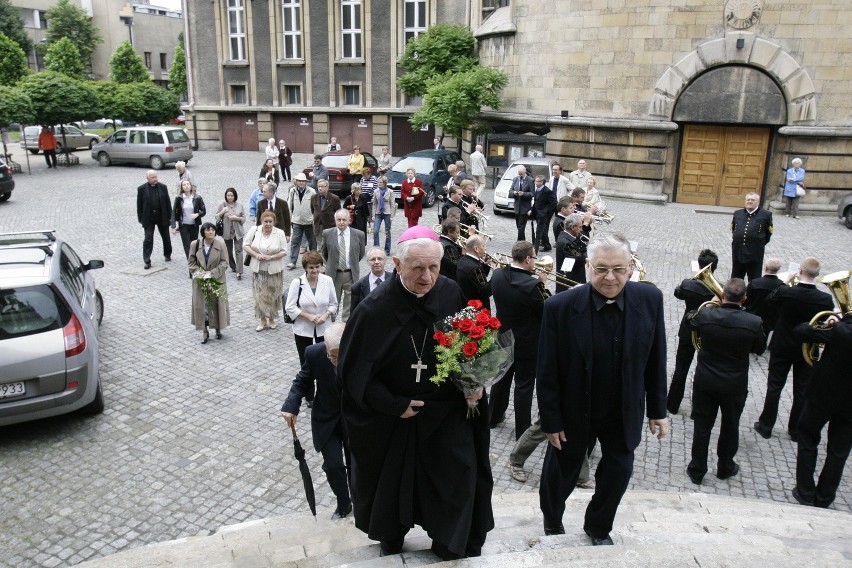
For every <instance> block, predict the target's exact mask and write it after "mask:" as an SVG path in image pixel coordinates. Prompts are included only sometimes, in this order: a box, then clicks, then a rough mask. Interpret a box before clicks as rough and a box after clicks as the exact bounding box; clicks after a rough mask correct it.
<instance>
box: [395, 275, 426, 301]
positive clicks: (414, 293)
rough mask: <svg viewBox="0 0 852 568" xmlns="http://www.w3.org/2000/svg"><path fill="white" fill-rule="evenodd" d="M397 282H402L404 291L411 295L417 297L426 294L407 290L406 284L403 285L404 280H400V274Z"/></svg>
mask: <svg viewBox="0 0 852 568" xmlns="http://www.w3.org/2000/svg"><path fill="white" fill-rule="evenodd" d="M399 283H400V284H402V287H403V288H404V289H405V291H406V292H408V293H409V294H411V295H412V296H416V297H418V298H422V297H423V296H425V295H426V294H418V293H417V292H412V291H411V290H409V289H408V286H406V285H405V282H403V280H402V276H400V277H399Z"/></svg>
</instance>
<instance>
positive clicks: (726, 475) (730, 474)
mask: <svg viewBox="0 0 852 568" xmlns="http://www.w3.org/2000/svg"><path fill="white" fill-rule="evenodd" d="M739 472H740V466H739V465H738V464H737V463H734V467H732V468H731V471H730V472H727V473H723V472H721V471H717V472H716V477H718V478H719V479H728V478H729V477H733V476H735V475H736V474H738V473H739Z"/></svg>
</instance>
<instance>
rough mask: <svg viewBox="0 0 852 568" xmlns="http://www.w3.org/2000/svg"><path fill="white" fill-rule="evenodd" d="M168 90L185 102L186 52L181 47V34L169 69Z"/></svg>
mask: <svg viewBox="0 0 852 568" xmlns="http://www.w3.org/2000/svg"><path fill="white" fill-rule="evenodd" d="M169 90H170V91H171V92H173V93H174V94H175V95H177V97H178V99H179V100H185V99H184V95H186V92H187V88H186V50H185V49H184V47H183V32H181V33H180V35H179V36H178V44H177V45H176V46H175V56H174V59H173V60H172V66H171V67H169Z"/></svg>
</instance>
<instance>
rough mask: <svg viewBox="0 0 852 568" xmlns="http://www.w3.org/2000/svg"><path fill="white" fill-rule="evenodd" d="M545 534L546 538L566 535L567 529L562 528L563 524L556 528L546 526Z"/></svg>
mask: <svg viewBox="0 0 852 568" xmlns="http://www.w3.org/2000/svg"><path fill="white" fill-rule="evenodd" d="M544 534H545V536H553V535H557V534H565V527H564V526H562V523H559V524H558V525H556V526H554V527H549V526H547V525H544Z"/></svg>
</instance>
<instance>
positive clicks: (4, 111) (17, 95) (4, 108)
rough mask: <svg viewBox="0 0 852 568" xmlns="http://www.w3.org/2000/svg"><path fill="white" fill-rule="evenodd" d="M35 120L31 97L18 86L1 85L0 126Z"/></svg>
mask: <svg viewBox="0 0 852 568" xmlns="http://www.w3.org/2000/svg"><path fill="white" fill-rule="evenodd" d="M34 120H35V111H34V110H33V103H32V101H31V100H30V98H29V97H28V96H27V95H26V94H24V93H23V92H22V91H21V90H20V89H18V88H16V87H6V86H0V128H6V127H7V126H9V125H10V124H12V123H13V122H17V123H20V124H28V123H31V122H33V121H34Z"/></svg>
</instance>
